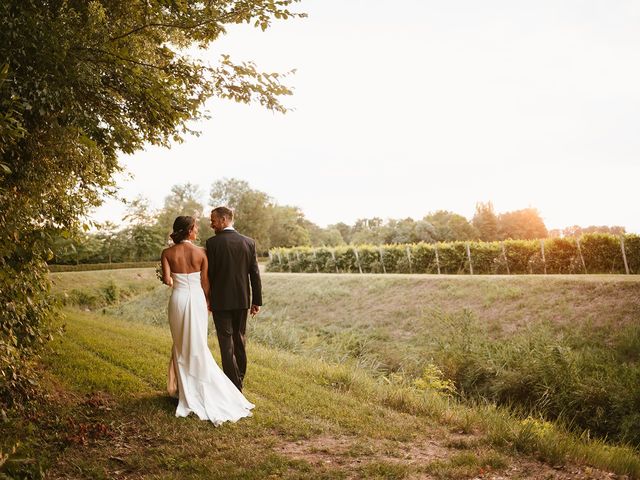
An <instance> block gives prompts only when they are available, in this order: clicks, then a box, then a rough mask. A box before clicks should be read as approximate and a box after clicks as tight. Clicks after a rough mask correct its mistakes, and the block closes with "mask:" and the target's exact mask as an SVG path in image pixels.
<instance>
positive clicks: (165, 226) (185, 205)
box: [157, 183, 213, 243]
mask: <svg viewBox="0 0 640 480" xmlns="http://www.w3.org/2000/svg"><path fill="white" fill-rule="evenodd" d="M201 197H202V192H201V191H200V188H199V187H198V186H197V185H193V184H192V183H185V184H183V185H174V186H173V187H171V193H170V194H169V195H167V196H166V197H165V199H164V206H163V207H162V209H161V210H160V212H158V220H157V222H158V230H159V231H160V232H162V233H163V234H166V235H169V234H170V233H171V231H172V229H173V222H174V221H175V219H176V217H178V216H180V215H190V216H192V217H195V218H196V220H197V221H198V226H199V228H200V233H199V234H198V239H199V241H200V243H203V241H204V240H206V239H207V238H209V237H210V236H211V235H213V230H212V229H211V227H210V226H209V224H210V221H209V216H208V215H205V212H204V207H203V205H202V203H201V201H200V198H201Z"/></svg>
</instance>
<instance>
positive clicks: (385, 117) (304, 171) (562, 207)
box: [92, 0, 640, 232]
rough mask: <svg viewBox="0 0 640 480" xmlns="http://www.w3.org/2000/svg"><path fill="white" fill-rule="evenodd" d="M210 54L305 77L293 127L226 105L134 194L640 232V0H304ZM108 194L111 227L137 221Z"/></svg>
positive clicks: (136, 184) (140, 170)
mask: <svg viewBox="0 0 640 480" xmlns="http://www.w3.org/2000/svg"><path fill="white" fill-rule="evenodd" d="M295 8H296V9H297V10H300V11H305V12H307V13H308V14H309V17H308V18H306V19H297V20H287V21H281V22H277V23H275V24H274V25H273V27H272V28H270V29H268V30H267V31H266V32H262V31H261V30H259V29H254V28H252V27H251V26H248V25H243V26H233V27H232V28H229V30H228V33H227V35H226V36H224V37H223V38H222V39H221V40H220V41H217V42H215V43H214V44H212V46H211V48H210V49H209V50H207V51H206V52H202V53H201V55H203V56H204V58H206V59H208V60H210V62H211V63H212V64H215V63H216V62H217V59H218V58H219V57H220V55H221V54H223V53H225V54H230V55H231V57H232V58H233V59H234V60H235V61H240V60H253V61H255V62H256V64H257V65H258V67H259V68H260V69H262V70H264V71H288V70H291V69H296V74H295V75H293V76H291V77H289V78H288V79H287V81H286V82H287V83H288V84H289V85H291V86H292V87H293V88H294V95H293V96H292V97H288V98H286V99H285V101H284V103H285V104H286V105H287V106H288V107H290V108H291V109H292V111H291V112H289V113H287V114H286V115H281V114H277V113H272V112H270V111H267V110H264V109H263V108H261V107H260V106H258V105H250V106H247V105H242V104H235V103H232V102H228V101H221V100H218V99H212V100H210V101H209V102H208V103H207V105H206V107H207V111H208V113H209V115H210V116H211V118H210V119H208V120H203V121H199V122H194V123H192V124H191V125H190V126H191V127H192V128H195V129H196V130H199V131H200V132H201V134H200V136H199V137H194V136H189V137H187V138H185V141H184V142H183V143H182V144H177V145H174V146H172V148H171V149H163V148H158V147H153V146H149V147H148V148H146V149H145V150H144V151H140V152H138V153H136V154H134V155H131V156H122V157H121V162H122V164H123V166H124V167H125V168H126V170H127V172H128V173H127V175H122V176H119V177H118V183H119V185H120V187H121V188H120V192H119V195H120V196H121V197H125V198H128V199H133V198H134V197H136V196H137V195H142V196H144V197H146V198H148V199H149V200H150V202H151V204H152V206H153V207H155V208H159V207H161V206H162V203H163V199H164V197H165V196H166V195H167V194H168V193H169V191H170V189H171V186H173V185H175V184H180V183H186V182H191V183H194V184H197V185H199V186H200V187H201V190H202V193H203V197H202V200H203V202H205V204H206V203H207V197H208V192H209V189H210V186H211V184H212V183H213V182H214V181H216V180H220V179H222V178H239V179H242V180H246V181H247V182H249V184H250V185H251V186H252V187H253V188H255V189H258V190H261V191H264V192H266V193H267V194H269V195H270V196H271V197H272V198H273V199H274V200H275V201H276V202H277V203H278V204H280V205H294V206H297V207H299V208H300V209H301V210H302V211H303V212H304V213H305V215H306V217H307V218H308V219H309V220H311V221H313V222H315V223H317V224H319V225H321V226H326V225H328V224H332V223H337V222H340V221H342V222H346V223H353V222H354V221H355V220H356V219H358V218H369V217H381V218H405V217H413V218H414V219H419V218H422V217H424V216H425V215H426V214H427V213H428V212H431V211H435V210H440V209H444V210H451V211H454V212H457V213H460V214H462V215H465V216H466V217H467V218H469V219H470V218H471V217H472V216H473V213H474V210H475V205H476V203H477V202H480V201H481V202H487V201H492V202H493V205H494V208H495V210H496V211H497V212H505V211H511V210H517V209H521V208H527V207H535V208H537V209H538V210H539V212H540V214H541V216H542V218H543V219H544V221H545V223H546V225H547V227H548V228H563V227H566V226H570V225H575V224H577V225H582V226H588V225H622V226H624V227H626V228H627V231H631V232H640V206H639V205H640V202H639V201H638V187H639V183H640V182H639V180H640V162H639V161H638V158H639V157H640V3H639V2H635V1H627V0H619V1H616V2H611V1H605V0H602V1H595V0H581V1H577V0H563V1H562V2H559V1H557V0H536V1H535V2H532V1H520V0H485V1H482V2H479V1H477V0H440V1H432V0H303V1H302V3H301V4H300V5H299V6H298V7H295ZM124 211H125V206H124V205H123V204H122V203H120V202H118V201H116V200H107V202H106V203H105V205H104V206H103V207H100V208H99V209H98V210H97V211H96V212H95V213H94V215H93V217H92V218H93V219H94V220H95V221H98V222H101V221H104V220H112V221H114V222H116V223H120V222H121V218H122V216H123V214H124Z"/></svg>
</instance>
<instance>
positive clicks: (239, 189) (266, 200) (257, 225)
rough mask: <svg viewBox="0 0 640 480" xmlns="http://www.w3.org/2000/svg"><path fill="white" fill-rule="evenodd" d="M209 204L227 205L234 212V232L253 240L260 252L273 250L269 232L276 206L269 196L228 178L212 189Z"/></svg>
mask: <svg viewBox="0 0 640 480" xmlns="http://www.w3.org/2000/svg"><path fill="white" fill-rule="evenodd" d="M209 202H210V204H211V205H212V206H213V207H214V208H215V207H217V206H221V205H225V206H227V207H229V208H231V209H233V210H234V220H235V228H236V229H237V230H238V231H239V232H240V233H242V234H244V235H247V236H249V237H251V238H253V239H254V240H255V241H256V244H257V248H258V250H259V251H261V252H265V251H267V250H269V248H271V243H270V233H269V229H270V228H271V225H272V224H273V212H272V207H273V204H272V201H271V198H270V197H269V195H267V194H266V193H264V192H261V191H259V190H254V189H252V188H251V187H250V186H249V183H247V182H246V181H244V180H238V179H236V178H230V179H227V178H225V179H222V180H218V181H216V182H215V183H214V184H213V185H212V186H211V194H210V196H209Z"/></svg>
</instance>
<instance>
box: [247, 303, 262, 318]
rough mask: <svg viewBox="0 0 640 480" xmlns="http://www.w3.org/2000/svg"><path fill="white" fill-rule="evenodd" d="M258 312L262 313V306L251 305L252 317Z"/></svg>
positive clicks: (250, 312)
mask: <svg viewBox="0 0 640 480" xmlns="http://www.w3.org/2000/svg"><path fill="white" fill-rule="evenodd" d="M258 312H260V305H251V310H249V314H250V315H251V316H252V317H255V316H256V315H257V314H258Z"/></svg>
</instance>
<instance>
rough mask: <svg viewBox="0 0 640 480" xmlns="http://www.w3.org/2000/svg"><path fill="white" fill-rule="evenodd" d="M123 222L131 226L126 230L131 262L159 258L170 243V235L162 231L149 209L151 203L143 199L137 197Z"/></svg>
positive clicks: (130, 205)
mask: <svg viewBox="0 0 640 480" xmlns="http://www.w3.org/2000/svg"><path fill="white" fill-rule="evenodd" d="M122 220H123V221H128V222H130V224H131V226H130V227H129V228H127V229H126V232H127V234H128V235H127V236H128V239H129V260H133V261H142V260H152V259H157V258H159V257H160V251H161V250H162V247H163V246H164V245H165V244H166V243H167V241H168V238H169V233H166V232H163V231H161V230H160V228H159V226H158V223H157V222H156V216H155V215H154V214H153V213H152V212H151V209H150V207H149V201H148V200H147V199H145V198H143V197H137V198H136V199H135V200H133V201H132V202H131V203H130V204H129V206H128V208H127V213H126V215H125V216H124V217H123V219H122Z"/></svg>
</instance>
